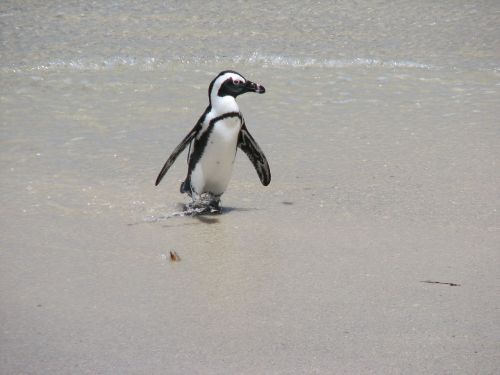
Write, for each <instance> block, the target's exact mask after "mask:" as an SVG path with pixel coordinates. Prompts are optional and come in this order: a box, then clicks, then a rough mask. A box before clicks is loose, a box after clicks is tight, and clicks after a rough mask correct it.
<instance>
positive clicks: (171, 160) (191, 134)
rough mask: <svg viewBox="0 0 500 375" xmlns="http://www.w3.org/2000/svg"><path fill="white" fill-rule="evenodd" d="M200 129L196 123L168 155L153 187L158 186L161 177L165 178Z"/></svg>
mask: <svg viewBox="0 0 500 375" xmlns="http://www.w3.org/2000/svg"><path fill="white" fill-rule="evenodd" d="M200 127H201V125H200V123H199V122H198V123H197V124H196V125H195V127H194V128H193V129H192V130H191V131H190V132H189V133H188V135H186V137H184V139H183V140H182V142H181V143H179V145H178V146H177V147H176V148H175V150H174V151H173V152H172V154H171V155H170V157H169V158H168V160H167V161H166V162H165V165H164V166H163V168H162V169H161V171H160V174H159V175H158V177H157V178H156V182H155V186H158V184H159V183H160V181H161V179H162V178H163V176H165V173H167V171H168V169H169V168H170V167H171V166H172V164H174V162H175V160H176V159H177V157H178V156H179V155H180V153H181V152H182V151H184V149H185V148H186V146H187V145H188V144H190V143H191V141H192V140H193V138H194V137H195V135H196V133H197V132H198V130H199V129H200Z"/></svg>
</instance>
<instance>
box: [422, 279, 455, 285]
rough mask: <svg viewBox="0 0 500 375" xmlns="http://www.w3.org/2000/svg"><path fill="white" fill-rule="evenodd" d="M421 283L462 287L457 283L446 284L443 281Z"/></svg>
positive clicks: (424, 281)
mask: <svg viewBox="0 0 500 375" xmlns="http://www.w3.org/2000/svg"><path fill="white" fill-rule="evenodd" d="M421 283H427V284H441V285H449V286H461V285H460V284H455V283H444V282H441V281H432V280H423V281H421Z"/></svg>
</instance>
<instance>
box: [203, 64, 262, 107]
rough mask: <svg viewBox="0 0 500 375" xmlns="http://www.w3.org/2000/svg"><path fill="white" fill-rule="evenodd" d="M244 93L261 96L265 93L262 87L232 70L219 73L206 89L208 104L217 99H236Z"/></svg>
mask: <svg viewBox="0 0 500 375" xmlns="http://www.w3.org/2000/svg"><path fill="white" fill-rule="evenodd" d="M246 92H256V93H258V94H263V93H265V92H266V89H265V88H264V86H261V85H258V84H256V83H254V82H252V81H249V80H247V79H245V77H243V76H242V75H241V74H239V73H237V72H235V71H232V70H225V71H223V72H220V73H219V75H218V76H217V77H215V78H214V80H213V81H212V82H211V83H210V86H209V88H208V96H209V99H210V103H212V102H213V101H215V100H217V99H218V98H224V97H227V96H229V97H233V98H236V97H237V96H238V95H241V94H244V93H246Z"/></svg>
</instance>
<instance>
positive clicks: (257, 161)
mask: <svg viewBox="0 0 500 375" xmlns="http://www.w3.org/2000/svg"><path fill="white" fill-rule="evenodd" d="M238 147H239V148H241V149H242V150H243V152H244V153H245V154H247V156H248V158H249V159H250V161H251V162H252V164H253V166H254V167H255V170H256V171H257V174H258V175H259V178H260V182H262V185H264V186H267V185H269V183H270V182H271V170H270V169H269V164H268V163H267V159H266V156H265V155H264V153H263V152H262V150H261V149H260V147H259V145H258V144H257V142H255V140H254V139H253V137H252V135H251V134H250V133H249V132H248V129H247V127H246V125H245V123H243V124H242V126H241V130H240V134H239V135H238Z"/></svg>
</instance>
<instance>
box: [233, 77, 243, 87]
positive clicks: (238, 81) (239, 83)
mask: <svg viewBox="0 0 500 375" xmlns="http://www.w3.org/2000/svg"><path fill="white" fill-rule="evenodd" d="M242 83H243V82H241V81H240V80H239V79H235V80H234V81H233V84H235V85H236V86H239V85H241V84H242Z"/></svg>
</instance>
